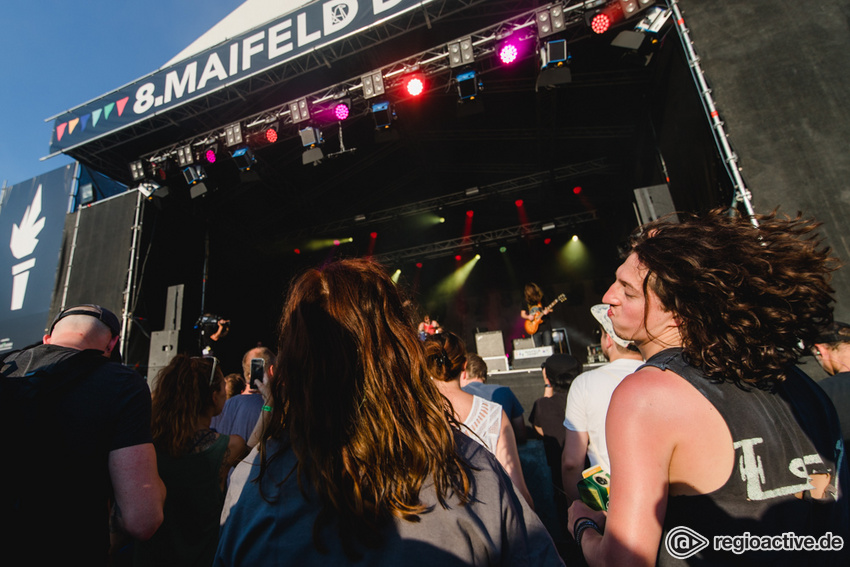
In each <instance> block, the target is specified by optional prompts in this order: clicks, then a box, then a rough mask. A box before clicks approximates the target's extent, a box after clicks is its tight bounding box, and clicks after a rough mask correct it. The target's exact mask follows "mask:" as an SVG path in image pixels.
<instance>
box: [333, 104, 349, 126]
mask: <svg viewBox="0 0 850 567" xmlns="http://www.w3.org/2000/svg"><path fill="white" fill-rule="evenodd" d="M333 110H334V118H336V119H337V120H339V121H342V120H345V119H346V118H348V116H349V114H351V103H350V102H348V101H345V100H341V101H339V102H337V103H336V104H334V109H333Z"/></svg>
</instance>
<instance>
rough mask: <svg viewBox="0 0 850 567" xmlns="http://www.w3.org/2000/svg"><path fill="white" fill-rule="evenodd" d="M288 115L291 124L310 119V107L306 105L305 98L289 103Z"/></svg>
mask: <svg viewBox="0 0 850 567" xmlns="http://www.w3.org/2000/svg"><path fill="white" fill-rule="evenodd" d="M289 116H290V118H292V123H293V124H299V123H301V122H304V121H306V120H309V119H310V107H309V106H307V99H306V98H302V99H299V100H296V101H295V102H290V103H289Z"/></svg>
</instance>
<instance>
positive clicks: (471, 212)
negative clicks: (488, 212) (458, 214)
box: [466, 211, 475, 218]
mask: <svg viewBox="0 0 850 567" xmlns="http://www.w3.org/2000/svg"><path fill="white" fill-rule="evenodd" d="M474 214H475V213H474V212H473V211H466V216H468V217H469V218H472V215H474Z"/></svg>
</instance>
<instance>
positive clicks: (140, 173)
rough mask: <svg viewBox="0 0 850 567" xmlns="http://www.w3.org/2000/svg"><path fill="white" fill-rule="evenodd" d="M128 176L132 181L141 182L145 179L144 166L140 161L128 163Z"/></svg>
mask: <svg viewBox="0 0 850 567" xmlns="http://www.w3.org/2000/svg"><path fill="white" fill-rule="evenodd" d="M130 175H131V176H132V178H133V181H141V180H142V179H144V178H145V166H144V163H142V160H140V159H139V160H136V161H134V162H131V163H130Z"/></svg>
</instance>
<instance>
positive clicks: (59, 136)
mask: <svg viewBox="0 0 850 567" xmlns="http://www.w3.org/2000/svg"><path fill="white" fill-rule="evenodd" d="M67 125H68V123H67V122H63V123H62V124H60V125H59V126H57V127H56V141H57V142H61V141H62V136H64V135H65V126H67Z"/></svg>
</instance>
